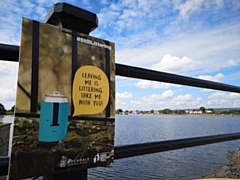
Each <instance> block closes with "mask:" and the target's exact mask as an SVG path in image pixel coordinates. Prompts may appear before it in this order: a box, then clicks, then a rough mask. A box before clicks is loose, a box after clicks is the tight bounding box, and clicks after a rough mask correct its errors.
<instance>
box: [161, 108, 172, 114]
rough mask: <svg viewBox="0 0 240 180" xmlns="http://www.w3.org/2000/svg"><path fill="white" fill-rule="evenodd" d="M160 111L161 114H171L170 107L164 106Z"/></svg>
mask: <svg viewBox="0 0 240 180" xmlns="http://www.w3.org/2000/svg"><path fill="white" fill-rule="evenodd" d="M162 113H163V114H171V113H172V111H171V109H168V108H166V109H164V110H163V111H162Z"/></svg>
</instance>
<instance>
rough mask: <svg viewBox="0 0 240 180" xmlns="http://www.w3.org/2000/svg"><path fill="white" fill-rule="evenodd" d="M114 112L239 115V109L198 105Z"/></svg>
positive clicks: (118, 112)
mask: <svg viewBox="0 0 240 180" xmlns="http://www.w3.org/2000/svg"><path fill="white" fill-rule="evenodd" d="M115 113H116V114H218V115H219V114H220V115H240V110H231V109H230V110H223V111H218V110H216V109H213V108H205V107H203V106H202V107H200V108H199V109H192V110H186V109H185V110H184V109H177V110H171V109H169V108H165V109H163V110H150V111H144V110H135V111H133V110H123V109H117V110H116V111H115Z"/></svg>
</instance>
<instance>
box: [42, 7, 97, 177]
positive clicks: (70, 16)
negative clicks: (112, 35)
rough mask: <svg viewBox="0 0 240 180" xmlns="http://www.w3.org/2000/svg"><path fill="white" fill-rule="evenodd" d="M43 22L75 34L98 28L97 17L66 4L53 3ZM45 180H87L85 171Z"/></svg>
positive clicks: (55, 175) (54, 175)
mask: <svg viewBox="0 0 240 180" xmlns="http://www.w3.org/2000/svg"><path fill="white" fill-rule="evenodd" d="M45 22H46V23H48V24H52V25H56V26H59V27H62V28H67V29H70V30H72V31H75V32H80V33H84V34H87V35H88V34H89V33H90V32H91V31H93V30H94V29H95V28H97V27H98V18H97V15H96V14H94V13H91V12H89V11H86V10H84V9H81V8H78V7H75V6H72V5H70V4H67V3H55V4H54V5H53V6H52V8H51V9H50V10H49V12H48V13H47V15H46V17H45ZM44 179H46V180H58V179H61V180H65V179H66V180H69V179H73V180H79V179H81V180H87V169H85V170H81V171H73V172H66V173H60V174H53V175H50V176H48V177H44Z"/></svg>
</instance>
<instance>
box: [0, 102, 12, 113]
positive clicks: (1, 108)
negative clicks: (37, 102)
mask: <svg viewBox="0 0 240 180" xmlns="http://www.w3.org/2000/svg"><path fill="white" fill-rule="evenodd" d="M14 109H15V106H12V108H11V109H9V110H6V109H5V107H4V105H3V104H2V103H0V115H6V114H13V113H14Z"/></svg>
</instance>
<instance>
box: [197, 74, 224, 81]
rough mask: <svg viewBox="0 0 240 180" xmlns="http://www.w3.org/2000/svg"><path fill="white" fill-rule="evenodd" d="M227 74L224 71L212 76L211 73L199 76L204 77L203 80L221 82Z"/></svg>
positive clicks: (199, 77)
mask: <svg viewBox="0 0 240 180" xmlns="http://www.w3.org/2000/svg"><path fill="white" fill-rule="evenodd" d="M224 77H225V76H224V75H223V74H222V73H218V74H216V75H215V76H210V75H200V76H198V77H197V78H198V79H203V80H208V81H216V82H219V81H221V80H222V79H223V78H224Z"/></svg>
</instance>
